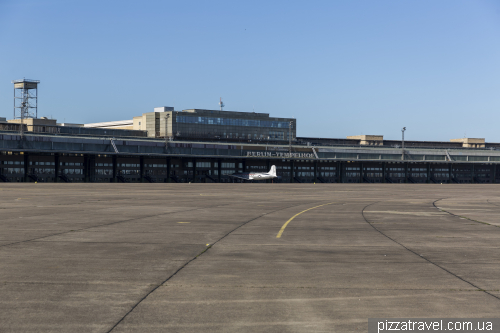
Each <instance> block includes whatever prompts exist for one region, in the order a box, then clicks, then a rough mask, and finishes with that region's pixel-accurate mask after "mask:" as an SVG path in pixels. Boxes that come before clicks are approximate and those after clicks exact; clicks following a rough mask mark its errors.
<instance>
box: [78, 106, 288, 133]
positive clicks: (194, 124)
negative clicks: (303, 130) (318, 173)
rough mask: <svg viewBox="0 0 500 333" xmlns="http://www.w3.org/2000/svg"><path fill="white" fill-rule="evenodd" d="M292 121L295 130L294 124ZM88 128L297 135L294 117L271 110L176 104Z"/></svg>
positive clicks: (149, 131)
mask: <svg viewBox="0 0 500 333" xmlns="http://www.w3.org/2000/svg"><path fill="white" fill-rule="evenodd" d="M290 122H291V129H290V128H289V127H290ZM84 127H92V128H108V129H127V130H141V131H147V132H148V137H153V138H155V137H156V138H159V137H162V138H164V137H165V136H167V137H169V138H176V139H183V138H184V139H186V138H192V139H233V140H253V141H267V140H271V141H288V139H289V138H288V136H289V132H290V133H291V135H292V139H295V138H296V134H297V123H296V120H295V119H293V118H276V117H269V114H268V113H255V112H236V111H220V110H205V109H189V110H183V111H174V108H173V107H159V108H155V109H154V112H148V113H143V114H142V116H138V117H134V118H133V120H120V121H112V122H104V123H93V124H85V125H84Z"/></svg>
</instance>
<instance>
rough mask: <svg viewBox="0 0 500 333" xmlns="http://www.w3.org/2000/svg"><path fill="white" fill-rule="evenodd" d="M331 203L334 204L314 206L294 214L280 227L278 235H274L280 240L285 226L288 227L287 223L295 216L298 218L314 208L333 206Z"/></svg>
mask: <svg viewBox="0 0 500 333" xmlns="http://www.w3.org/2000/svg"><path fill="white" fill-rule="evenodd" d="M333 203H334V202H330V203H327V204H323V205H319V206H316V207H312V208H308V209H306V210H303V211H301V212H300V213H297V214H295V215H294V216H292V218H291V219H289V220H288V221H286V222H285V224H283V226H282V227H281V229H280V231H279V232H278V235H276V238H281V235H282V234H283V231H285V228H286V226H287V225H288V223H290V222H292V220H293V219H294V218H296V217H297V216H299V215H300V214H302V213H305V212H307V211H308V210H311V209H314V208H318V207H321V206H326V205H331V204H333Z"/></svg>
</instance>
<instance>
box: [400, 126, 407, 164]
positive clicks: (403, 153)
mask: <svg viewBox="0 0 500 333" xmlns="http://www.w3.org/2000/svg"><path fill="white" fill-rule="evenodd" d="M405 131H406V127H403V128H402V129H401V135H402V139H401V148H402V152H401V159H402V160H404V159H405Z"/></svg>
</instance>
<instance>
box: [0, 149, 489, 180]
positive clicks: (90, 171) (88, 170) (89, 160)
mask: <svg viewBox="0 0 500 333" xmlns="http://www.w3.org/2000/svg"><path fill="white" fill-rule="evenodd" d="M23 158H24V177H23V178H24V181H25V182H27V181H29V176H30V175H29V162H30V154H28V153H24V154H23ZM204 160H206V159H204ZM191 161H192V174H193V178H192V179H191V181H192V182H197V181H198V179H197V174H196V171H197V168H196V162H197V159H196V158H192V159H191ZM216 161H217V171H218V172H217V181H218V182H220V181H221V176H222V165H221V164H222V159H220V158H219V159H217V160H216ZM54 162H55V163H54V164H55V166H54V180H55V182H58V181H60V179H58V178H59V170H60V167H59V162H60V155H59V154H55V155H54ZM165 162H166V165H167V175H166V179H167V182H170V181H171V179H170V174H171V170H170V169H171V158H170V157H166V158H165ZM211 162H214V160H212V161H211ZM95 163H96V156H95V155H88V154H85V155H84V156H83V170H84V171H83V180H84V181H85V182H92V181H94V179H95ZM139 163H140V182H146V181H147V180H146V178H145V167H144V156H141V157H140V158H139ZM240 163H241V165H242V167H241V168H240V167H239V164H240ZM266 164H267V170H269V169H270V167H271V160H267V161H266ZM312 164H313V174H314V182H317V181H318V177H319V171H318V161H314V162H313V163H312ZM349 164H351V163H346V162H341V161H337V162H335V166H336V181H337V182H338V183H342V182H343V180H344V170H343V169H344V166H345V165H349ZM387 164H388V163H387V162H383V163H382V182H384V183H385V182H386V181H387V180H388V177H387V173H388V172H387V171H388V168H387ZM295 165H296V162H295V161H294V160H290V161H289V166H290V178H289V181H290V183H294V182H295V181H296V179H295ZM329 165H332V163H329ZM352 165H357V166H359V182H360V183H363V182H365V180H366V179H365V174H366V173H365V170H364V166H365V164H364V163H363V162H357V163H356V164H354V163H352ZM370 165H373V163H370ZM379 165H380V164H379ZM394 165H400V164H394ZM441 165H443V164H441ZM402 166H403V168H404V182H405V183H407V182H409V178H410V165H409V163H407V162H406V163H404V164H403V165H402ZM447 166H448V175H449V176H448V181H449V182H450V183H451V182H453V165H452V164H451V163H448V164H447ZM235 169H236V172H245V171H246V169H247V165H246V159H242V160H238V161H236V162H235ZM426 169H427V170H426V171H427V172H426V173H427V178H426V181H427V182H428V183H430V182H432V180H433V179H432V174H431V165H430V164H426ZM1 170H2V169H1V168H0V172H1ZM112 170H113V175H112V178H111V181H112V182H118V176H119V175H118V164H117V156H116V155H113V156H112ZM492 171H493V175H492V179H493V180H495V179H496V166H495V167H494V168H493V170H492ZM0 175H1V174H0ZM470 179H471V182H472V183H475V182H476V178H475V165H474V164H471V174H470Z"/></svg>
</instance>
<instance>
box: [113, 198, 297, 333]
mask: <svg viewBox="0 0 500 333" xmlns="http://www.w3.org/2000/svg"><path fill="white" fill-rule="evenodd" d="M292 207H297V205H293V206H288V207H285V208H280V209H276V210H273V211H271V212H268V213H264V214H261V215H259V216H257V217H254V218H253V219H250V220H248V221H246V222H243V223H242V224H240V225H238V226H237V227H236V228H234V229H232V230H231V231H229V232H228V233H226V234H225V235H223V236H222V237H221V238H219V239H218V240H216V241H215V242H214V243H213V244H210V246H207V248H206V249H204V250H203V251H201V252H200V253H198V254H197V255H196V256H194V257H193V258H191V259H190V260H188V261H187V262H185V263H184V265H182V266H181V267H179V268H178V269H177V270H176V271H175V272H174V273H172V274H171V275H170V276H168V277H167V278H166V279H165V280H164V281H163V282H161V283H160V284H158V285H156V286H155V287H154V288H153V289H151V290H150V291H149V292H148V293H147V294H146V295H145V296H144V297H142V298H141V299H140V300H139V301H138V302H137V303H135V304H134V305H133V306H132V308H131V309H130V310H129V311H128V312H127V313H126V314H125V315H124V316H123V317H122V318H120V320H118V322H116V324H114V325H113V327H111V329H109V330H108V331H107V332H106V333H110V332H112V331H113V330H114V329H115V328H116V327H117V326H118V325H119V324H120V323H121V322H122V321H123V320H125V318H126V317H127V316H128V315H129V314H130V313H132V311H134V310H135V308H136V307H137V306H139V304H141V303H142V301H144V300H145V299H146V298H147V297H148V296H149V295H151V294H152V293H153V292H154V291H155V290H156V289H158V288H160V287H161V286H162V285H164V284H165V283H167V282H168V281H169V280H171V279H172V278H173V277H174V276H175V275H177V273H179V272H180V271H181V270H182V269H184V268H185V267H186V266H187V265H189V264H190V263H191V262H193V261H194V260H196V259H197V258H198V257H200V256H201V255H203V254H204V253H205V252H207V251H208V250H210V248H212V247H213V246H214V245H215V244H217V243H219V242H220V241H221V240H223V239H224V238H226V237H227V236H229V235H230V234H232V233H233V232H235V231H236V230H238V229H239V228H241V227H243V226H244V225H246V224H248V223H250V222H252V221H255V220H257V219H260V218H261V217H263V216H265V215H269V214H272V213H276V212H279V211H281V210H285V209H288V208H292Z"/></svg>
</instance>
